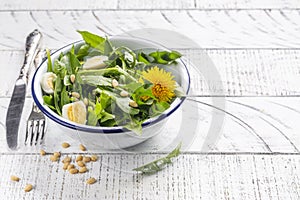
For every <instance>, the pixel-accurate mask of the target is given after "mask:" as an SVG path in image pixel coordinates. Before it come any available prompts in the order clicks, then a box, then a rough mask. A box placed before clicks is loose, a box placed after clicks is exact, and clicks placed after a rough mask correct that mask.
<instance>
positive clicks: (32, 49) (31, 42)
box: [19, 29, 42, 83]
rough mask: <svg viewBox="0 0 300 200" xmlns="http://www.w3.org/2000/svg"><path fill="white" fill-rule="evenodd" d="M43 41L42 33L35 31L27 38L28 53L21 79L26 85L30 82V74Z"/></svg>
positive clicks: (26, 53) (26, 47)
mask: <svg viewBox="0 0 300 200" xmlns="http://www.w3.org/2000/svg"><path fill="white" fill-rule="evenodd" d="M41 39H42V33H41V32H40V31H39V30H37V29H35V30H34V31H33V32H31V33H30V34H29V35H28V36H27V38H26V46H25V49H26V52H25V58H24V62H23V65H22V68H21V71H20V75H19V79H23V80H24V81H25V82H26V83H27V82H28V76H29V75H28V72H29V68H30V66H31V65H32V63H33V61H34V58H35V57H36V55H37V52H38V47H39V46H40V43H41Z"/></svg>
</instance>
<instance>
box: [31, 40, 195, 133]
mask: <svg viewBox="0 0 300 200" xmlns="http://www.w3.org/2000/svg"><path fill="white" fill-rule="evenodd" d="M128 38H132V39H138V40H144V41H148V42H150V43H154V44H157V45H159V46H162V45H161V44H158V43H156V42H153V41H150V40H146V39H141V38H137V37H128ZM82 41H83V40H79V41H76V42H73V43H71V44H68V45H65V46H63V47H61V48H59V49H58V50H56V51H54V52H53V53H51V56H52V55H53V54H55V53H57V52H59V51H61V50H62V49H64V48H66V47H68V46H71V45H74V44H76V43H79V42H82ZM162 47H163V46H162ZM46 61H47V59H46V58H45V59H44V60H43V61H42V63H41V64H40V65H39V67H38V68H37V69H36V71H35V73H34V75H33V78H32V81H31V94H32V98H33V100H34V102H35V104H36V105H37V106H38V108H39V109H40V110H41V111H42V113H44V114H45V115H46V116H47V117H48V118H50V119H51V120H53V121H55V122H57V123H58V124H60V125H62V126H64V127H67V128H71V129H73V130H77V131H84V132H90V133H106V134H114V133H124V132H128V131H129V130H128V129H126V128H124V127H119V126H117V127H99V126H95V127H93V126H87V125H85V127H82V126H80V125H76V124H71V123H68V122H67V121H63V120H60V119H59V118H57V117H55V116H54V115H53V114H51V113H50V112H48V111H47V110H46V109H44V107H43V105H42V104H41V103H40V102H39V100H38V98H37V96H36V95H35V92H34V82H35V81H34V80H35V78H36V74H37V72H38V70H39V69H40V68H41V66H42V65H43V64H44V63H45V62H46ZM180 61H181V63H182V64H183V66H184V67H185V70H186V72H187V76H188V88H187V91H186V94H188V93H189V90H190V85H191V77H190V73H189V71H188V68H187V66H186V64H185V62H183V60H182V59H181V58H180ZM185 99H186V98H185V97H181V98H180V99H179V100H180V102H179V103H178V104H177V105H176V106H175V107H174V108H173V109H172V110H170V111H169V112H168V113H165V114H161V115H160V116H158V117H157V118H156V119H155V120H153V121H146V122H144V123H143V124H142V128H144V127H146V126H148V125H154V124H156V123H158V122H159V121H162V120H163V119H165V118H167V117H168V116H170V115H171V114H172V113H173V112H175V111H176V110H177V109H178V108H179V106H180V105H181V104H182V103H183V102H184V100H185ZM55 114H56V113H55ZM56 115H57V114H56Z"/></svg>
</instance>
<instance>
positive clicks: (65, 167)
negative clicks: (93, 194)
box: [63, 162, 70, 170]
mask: <svg viewBox="0 0 300 200" xmlns="http://www.w3.org/2000/svg"><path fill="white" fill-rule="evenodd" d="M69 165H70V163H69V162H65V163H64V166H63V170H67V169H68V166H69Z"/></svg>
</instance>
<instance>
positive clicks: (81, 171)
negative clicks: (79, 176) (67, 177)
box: [79, 167, 88, 173]
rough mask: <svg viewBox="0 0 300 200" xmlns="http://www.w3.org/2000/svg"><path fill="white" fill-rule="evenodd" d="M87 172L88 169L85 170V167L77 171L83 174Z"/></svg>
mask: <svg viewBox="0 0 300 200" xmlns="http://www.w3.org/2000/svg"><path fill="white" fill-rule="evenodd" d="M87 171H88V169H87V168H86V167H81V168H80V169H79V173H85V172H87Z"/></svg>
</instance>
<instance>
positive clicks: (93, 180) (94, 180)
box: [86, 178, 96, 185]
mask: <svg viewBox="0 0 300 200" xmlns="http://www.w3.org/2000/svg"><path fill="white" fill-rule="evenodd" d="M86 183H87V184H89V185H91V184H94V183H96V179H95V178H89V179H88V180H87V181H86Z"/></svg>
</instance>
